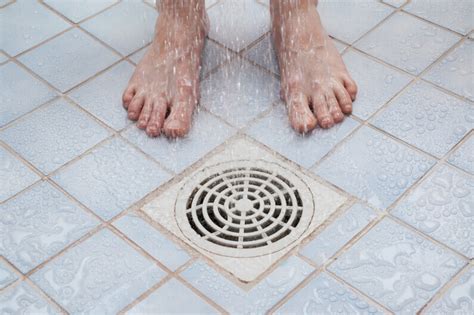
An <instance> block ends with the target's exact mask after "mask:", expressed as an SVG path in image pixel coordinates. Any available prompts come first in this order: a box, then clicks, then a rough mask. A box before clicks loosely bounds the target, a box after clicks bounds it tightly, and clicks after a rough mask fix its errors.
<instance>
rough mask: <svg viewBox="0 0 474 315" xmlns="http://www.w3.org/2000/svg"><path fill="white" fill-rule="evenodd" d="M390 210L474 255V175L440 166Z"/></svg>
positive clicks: (465, 252) (462, 251)
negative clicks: (473, 229) (473, 230)
mask: <svg viewBox="0 0 474 315" xmlns="http://www.w3.org/2000/svg"><path fill="white" fill-rule="evenodd" d="M392 213H393V215H395V216H397V217H399V218H400V219H402V220H403V221H405V222H407V223H408V224H410V225H412V226H414V227H415V228H416V229H418V230H420V231H422V232H423V233H425V234H428V235H430V236H431V237H433V238H434V239H436V240H438V241H440V242H441V243H444V244H446V245H448V246H449V247H451V248H453V249H455V250H457V251H458V252H460V253H462V254H464V255H465V256H467V257H469V258H471V259H472V258H474V233H473V232H472V228H473V227H474V176H470V175H467V174H464V173H462V172H461V171H458V170H456V169H454V168H453V167H450V166H443V167H442V168H440V169H437V170H436V171H435V172H434V173H433V174H430V176H429V177H427V178H426V179H424V180H423V182H422V183H421V185H420V186H418V187H416V188H415V189H414V190H412V191H411V192H410V193H409V194H408V195H407V196H406V197H405V198H404V199H403V200H402V201H401V203H399V204H398V205H397V206H396V207H395V208H394V209H393V210H392Z"/></svg>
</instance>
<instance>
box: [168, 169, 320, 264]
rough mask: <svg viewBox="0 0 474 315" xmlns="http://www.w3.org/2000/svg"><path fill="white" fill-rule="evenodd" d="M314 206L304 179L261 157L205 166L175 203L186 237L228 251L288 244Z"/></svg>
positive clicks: (252, 251)
mask: <svg viewBox="0 0 474 315" xmlns="http://www.w3.org/2000/svg"><path fill="white" fill-rule="evenodd" d="M313 212H314V204H313V199H312V194H311V192H310V190H309V188H308V187H307V186H306V184H305V183H304V182H303V181H302V180H301V179H300V178H299V177H297V176H296V175H295V174H294V173H293V172H291V171H289V170H288V169H286V168H284V167H282V166H280V165H278V164H276V163H271V162H266V161H263V160H258V161H232V162H227V163H222V164H218V165H214V166H211V167H208V168H205V169H203V170H202V171H200V172H198V173H197V174H196V175H195V176H194V177H193V178H192V179H190V180H189V181H188V182H187V183H186V184H185V185H184V186H183V188H182V189H181V190H180V193H179V195H178V199H177V201H176V204H175V214H176V220H177V222H178V225H179V227H180V229H181V231H182V232H183V234H184V235H185V236H186V237H187V238H188V239H189V240H190V241H192V242H193V243H195V244H196V245H198V246H200V247H201V248H203V249H205V250H208V251H210V252H213V253H216V254H220V255H225V256H232V257H254V256H260V255H266V254H269V253H272V252H275V251H278V250H280V249H282V248H285V247H287V246H288V245H290V244H291V243H293V242H294V241H295V240H297V239H298V238H299V237H300V236H301V235H302V234H303V233H304V232H305V230H306V228H307V227H308V225H309V223H310V221H311V218H312V216H313Z"/></svg>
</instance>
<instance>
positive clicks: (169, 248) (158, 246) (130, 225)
mask: <svg viewBox="0 0 474 315" xmlns="http://www.w3.org/2000/svg"><path fill="white" fill-rule="evenodd" d="M114 225H115V227H116V228H118V229H119V230H120V231H121V232H122V233H123V234H125V235H126V236H127V237H128V238H130V239H131V240H132V241H133V242H135V243H136V244H137V245H138V246H140V247H141V248H143V249H144V250H146V251H147V252H148V253H149V254H150V255H151V256H153V257H154V258H155V259H157V260H159V261H160V262H161V263H163V265H165V266H166V267H167V268H169V269H170V270H172V271H175V270H176V269H178V268H179V267H181V266H182V265H183V264H184V263H185V262H187V261H188V259H189V258H190V257H189V255H188V254H187V253H186V251H184V250H183V249H182V248H181V247H180V246H178V245H177V244H175V243H173V242H172V241H171V240H169V239H168V238H167V237H166V236H165V235H163V234H161V233H160V232H159V231H158V230H157V229H156V228H154V227H153V226H151V225H150V224H149V223H147V222H146V221H144V220H143V219H141V218H140V217H138V216H137V215H136V214H127V215H126V216H123V217H121V218H120V219H119V220H117V221H115V223H114Z"/></svg>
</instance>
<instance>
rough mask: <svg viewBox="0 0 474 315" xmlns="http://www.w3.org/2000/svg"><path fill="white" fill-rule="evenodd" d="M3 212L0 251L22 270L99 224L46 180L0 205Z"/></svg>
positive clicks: (26, 269)
mask: <svg viewBox="0 0 474 315" xmlns="http://www.w3.org/2000/svg"><path fill="white" fill-rule="evenodd" d="M0 213H3V216H2V220H1V221H0V238H1V239H2V242H1V243H0V253H1V255H2V256H3V257H5V258H6V259H8V260H9V261H10V262H11V263H12V264H13V265H15V267H16V268H18V269H19V270H20V271H21V272H23V273H26V272H28V271H30V270H31V269H33V268H35V267H36V266H38V265H39V264H41V263H42V262H44V261H45V260H46V259H48V258H49V257H51V256H54V255H55V254H57V253H58V252H59V251H60V250H62V249H63V248H64V247H66V246H67V245H69V244H71V243H72V242H74V241H76V240H77V239H79V238H80V237H82V236H83V235H84V234H86V233H87V232H89V231H90V230H91V229H92V228H93V227H95V226H96V225H97V224H98V220H97V219H95V218H94V217H92V215H90V214H88V213H85V212H84V210H83V209H81V208H80V207H79V206H78V205H77V204H75V203H74V202H72V201H71V200H69V199H68V198H67V197H66V196H65V195H64V194H63V193H61V192H60V191H58V190H57V189H56V188H54V187H53V186H51V184H49V183H47V182H41V183H38V184H36V185H34V186H33V187H31V188H29V189H28V190H26V191H24V192H23V193H21V194H19V195H18V196H16V197H15V198H13V199H11V200H9V201H8V202H6V203H5V204H2V205H0Z"/></svg>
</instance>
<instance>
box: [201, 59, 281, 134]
mask: <svg viewBox="0 0 474 315" xmlns="http://www.w3.org/2000/svg"><path fill="white" fill-rule="evenodd" d="M279 98H280V96H279V82H278V80H277V79H276V78H275V77H273V76H272V75H271V74H268V73H266V72H265V71H264V70H261V69H258V68H257V67H255V66H253V65H251V64H249V63H248V62H246V61H240V60H236V61H233V62H231V63H230V64H229V65H226V66H224V67H222V68H220V69H219V70H218V71H217V72H216V73H213V74H212V75H211V76H209V77H208V78H207V79H206V80H204V81H203V82H202V83H201V100H200V103H201V105H202V106H204V107H206V108H207V109H209V110H210V111H211V112H212V113H214V114H215V115H217V116H220V117H222V118H223V119H225V120H226V121H227V122H229V123H231V124H232V125H234V126H236V127H239V128H241V127H244V126H245V125H246V124H247V123H248V122H249V121H250V120H252V119H254V118H256V117H257V116H258V115H259V114H260V113H262V112H263V111H265V110H267V109H269V108H270V106H271V105H272V103H274V102H276V101H277V100H278V99H279Z"/></svg>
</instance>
